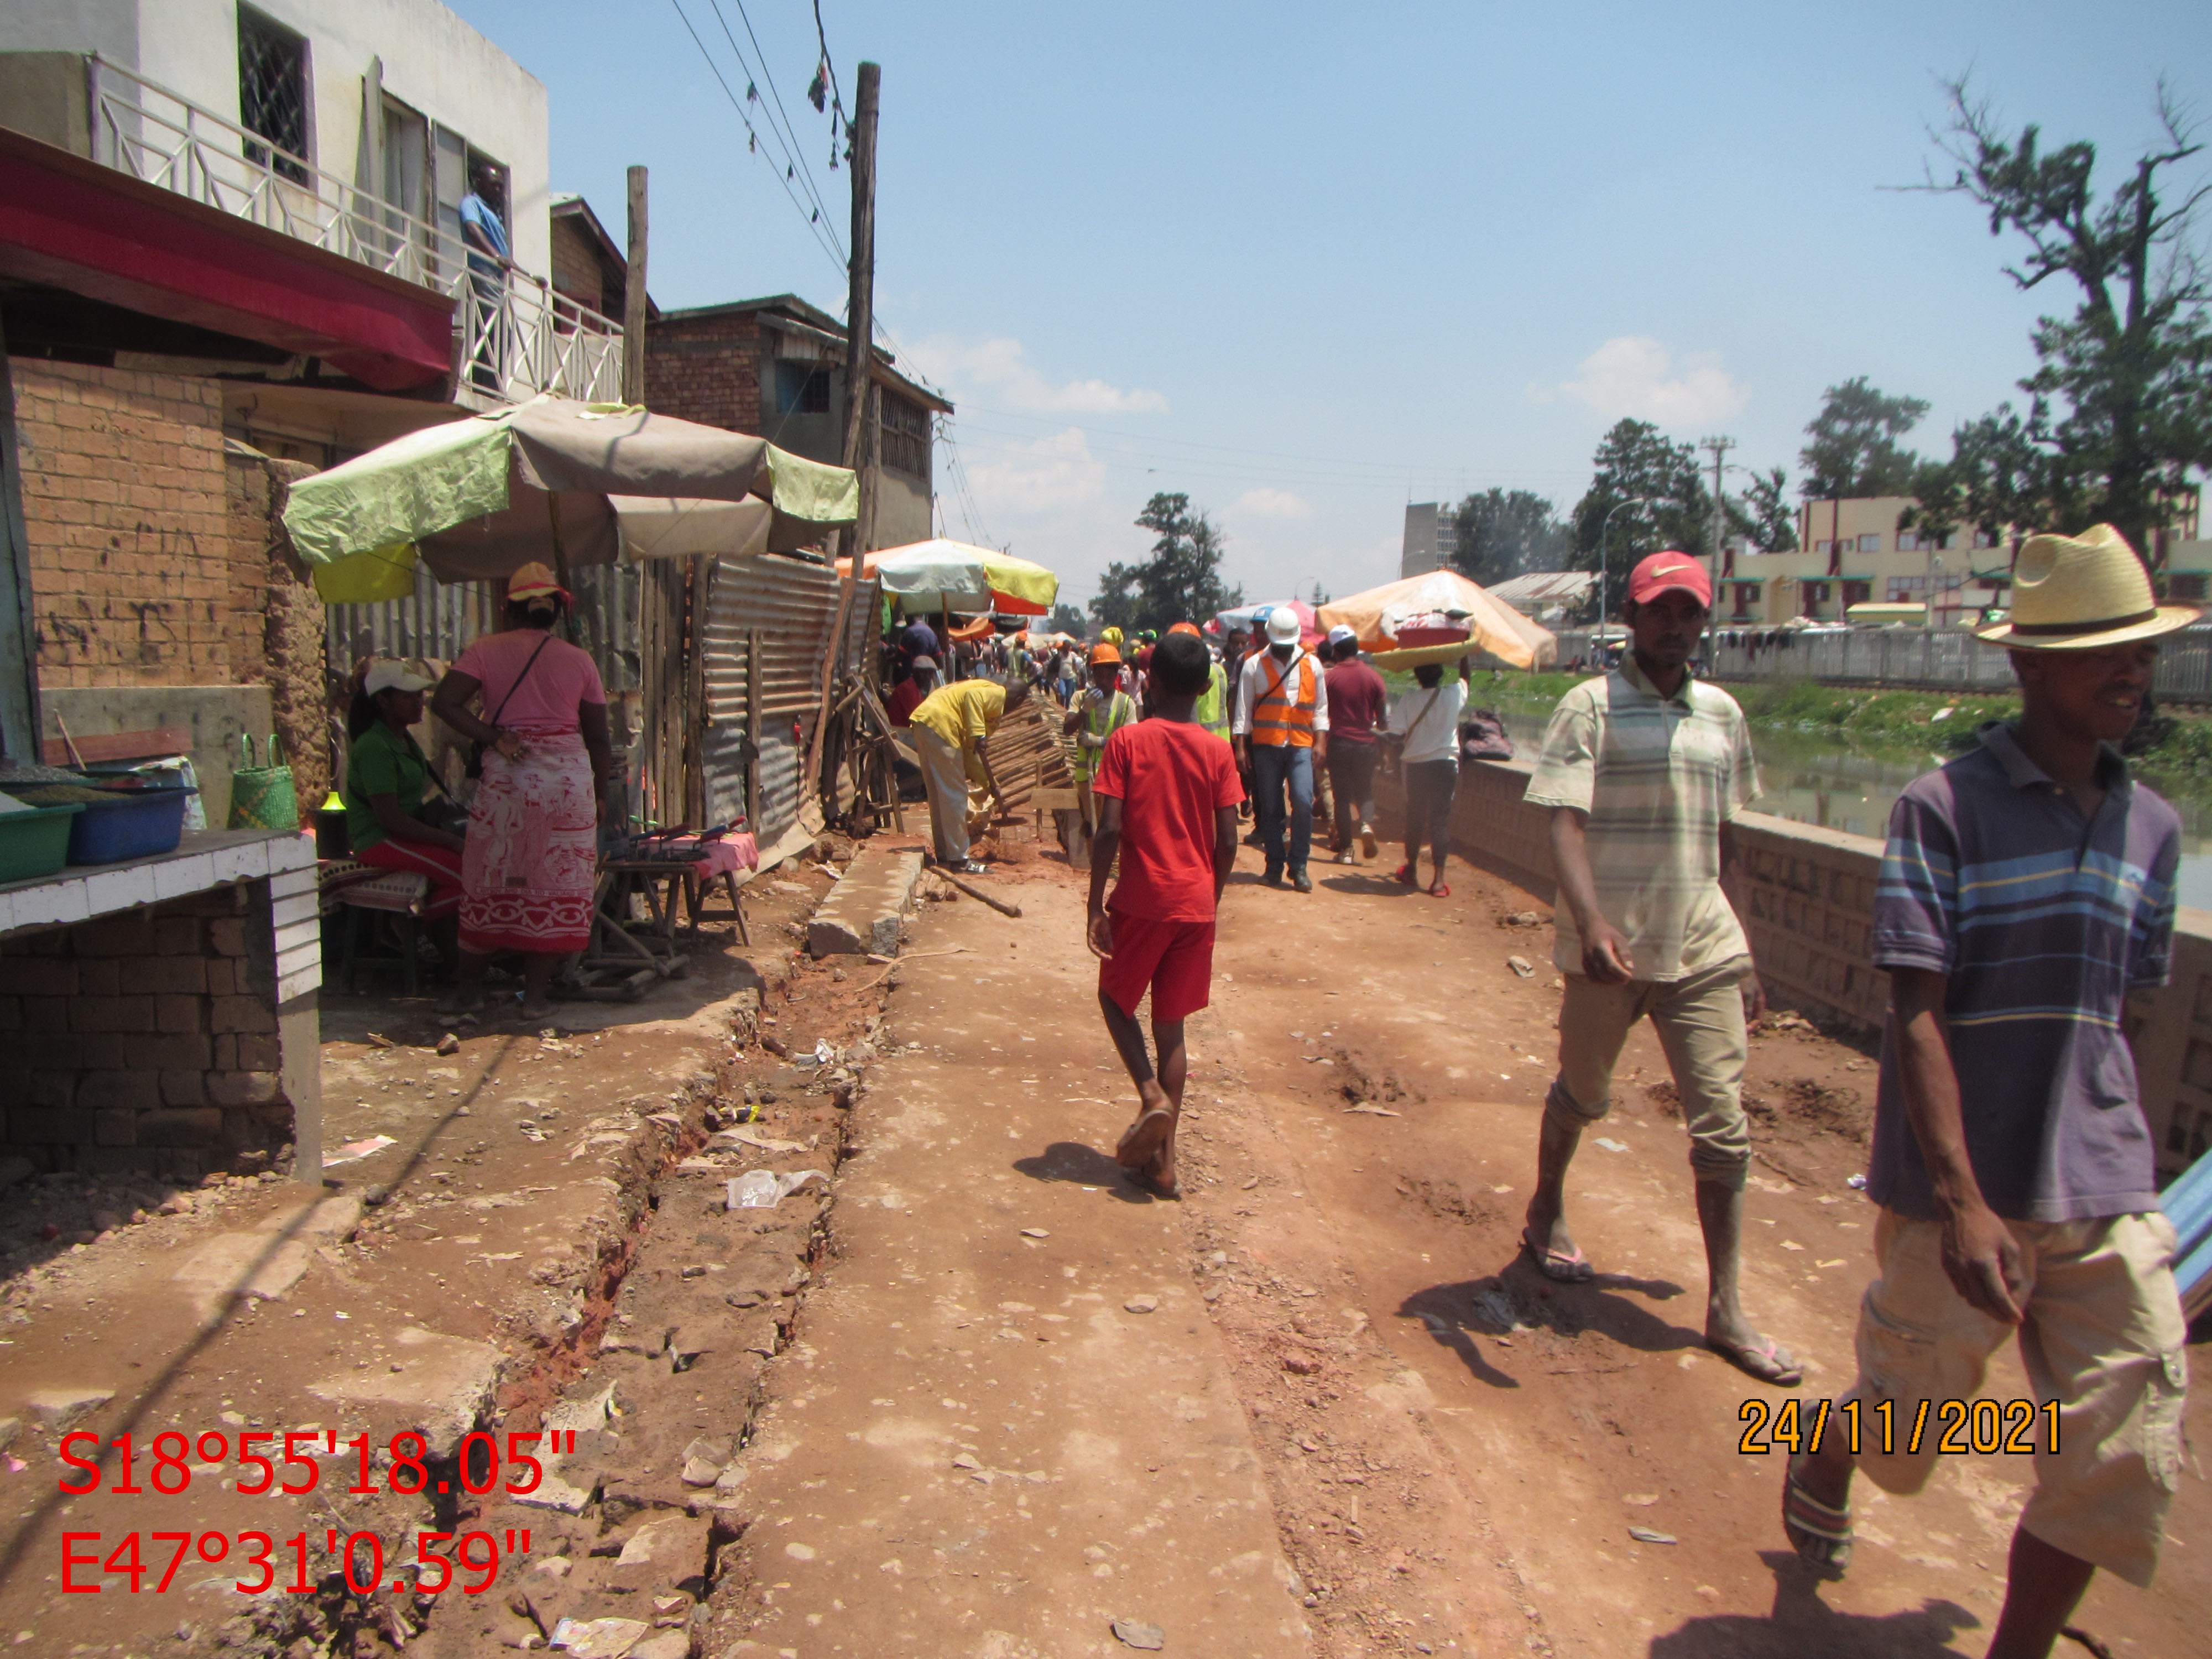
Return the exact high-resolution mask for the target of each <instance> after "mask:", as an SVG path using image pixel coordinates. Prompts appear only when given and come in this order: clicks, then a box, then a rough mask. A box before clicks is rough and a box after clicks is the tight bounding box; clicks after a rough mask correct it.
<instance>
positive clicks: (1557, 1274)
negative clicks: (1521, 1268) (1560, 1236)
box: [1521, 1227, 1597, 1285]
mask: <svg viewBox="0 0 2212 1659" xmlns="http://www.w3.org/2000/svg"><path fill="white" fill-rule="evenodd" d="M1521 1248H1522V1249H1524V1250H1526V1251H1527V1252H1528V1257H1529V1260H1531V1261H1534V1263H1535V1264H1536V1265H1537V1267H1541V1269H1543V1273H1544V1277H1545V1278H1547V1279H1557V1280H1559V1283H1560V1284H1562V1285H1587V1284H1589V1282H1590V1280H1591V1279H1594V1278H1595V1277H1596V1276H1597V1269H1596V1268H1595V1267H1591V1266H1590V1263H1589V1257H1588V1256H1586V1255H1583V1252H1582V1246H1580V1245H1579V1244H1577V1246H1575V1248H1574V1249H1571V1250H1555V1249H1553V1248H1552V1247H1551V1246H1550V1245H1548V1244H1545V1245H1541V1246H1540V1245H1539V1244H1538V1243H1536V1241H1535V1240H1534V1239H1533V1238H1531V1237H1528V1229H1527V1228H1525V1227H1524V1228H1522V1230H1521Z"/></svg>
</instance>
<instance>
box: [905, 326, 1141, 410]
mask: <svg viewBox="0 0 2212 1659" xmlns="http://www.w3.org/2000/svg"><path fill="white" fill-rule="evenodd" d="M908 355H909V356H912V357H913V359H914V361H915V365H916V366H917V367H918V368H920V369H921V372H922V373H923V374H926V375H927V376H928V377H929V378H930V379H931V380H936V381H938V382H939V383H940V384H942V385H944V386H949V387H951V389H952V392H953V393H954V401H956V402H957V401H958V399H959V397H960V395H961V394H963V393H969V394H972V395H974V396H976V397H979V398H984V399H987V400H988V401H990V402H993V403H997V404H1002V405H1004V406H1005V407H1006V408H1008V409H1015V410H1036V411H1039V412H1042V413H1045V414H1051V415H1164V414H1165V413H1166V412H1167V407H1168V400H1167V398H1166V397H1165V396H1164V394H1163V393H1160V392H1146V391H1141V390H1140V391H1124V390H1123V389H1122V388H1121V387H1120V386H1112V385H1109V383H1107V382H1106V381H1104V380H1064V381H1061V382H1060V383H1059V384H1057V385H1055V384H1054V382H1053V381H1052V380H1050V379H1049V378H1048V376H1047V375H1046V374H1044V372H1043V371H1042V369H1040V368H1037V366H1036V364H1034V363H1032V362H1030V360H1029V350H1028V348H1027V347H1025V346H1024V345H1023V344H1022V343H1021V342H1020V341H1019V340H1015V339H1006V338H1001V339H995V340H981V341H977V342H975V343H968V342H964V341H960V340H956V339H953V338H951V337H949V336H945V335H937V336H933V337H931V338H929V339H927V340H923V341H921V342H920V343H917V344H915V345H914V346H912V347H910V348H909V349H908Z"/></svg>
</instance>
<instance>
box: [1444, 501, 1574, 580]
mask: <svg viewBox="0 0 2212 1659" xmlns="http://www.w3.org/2000/svg"><path fill="white" fill-rule="evenodd" d="M1571 539H1572V538H1571V534H1570V532H1569V531H1568V529H1567V526H1565V525H1564V524H1562V523H1561V522H1560V521H1559V509H1558V508H1557V507H1553V505H1552V503H1551V502H1550V501H1547V500H1546V499H1545V498H1544V497H1543V496H1541V495H1537V494H1535V493H1534V491H1533V490H1527V489H1515V490H1504V489H1486V490H1485V491H1483V492H1482V493H1481V494H1480V495H1469V496H1468V498H1467V499H1466V500H1465V501H1462V502H1461V503H1460V504H1459V506H1458V507H1456V508H1455V509H1454V511H1453V513H1452V542H1453V549H1452V556H1451V562H1452V564H1453V566H1454V567H1455V568H1456V569H1457V570H1458V571H1459V572H1460V574H1462V575H1464V576H1466V577H1467V578H1468V580H1471V581H1477V582H1480V583H1482V584H1484V585H1485V586H1492V585H1495V584H1496V583H1498V582H1502V581H1504V580H1505V579H1506V578H1507V577H1509V576H1517V575H1519V574H1522V572H1523V571H1528V570H1557V569H1559V568H1560V566H1561V564H1562V563H1563V562H1565V558H1566V556H1567V549H1568V546H1569V544H1570V543H1571Z"/></svg>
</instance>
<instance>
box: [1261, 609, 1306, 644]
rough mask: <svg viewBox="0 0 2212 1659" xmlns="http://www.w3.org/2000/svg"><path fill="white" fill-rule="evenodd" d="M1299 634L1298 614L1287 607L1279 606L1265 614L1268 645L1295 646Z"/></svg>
mask: <svg viewBox="0 0 2212 1659" xmlns="http://www.w3.org/2000/svg"><path fill="white" fill-rule="evenodd" d="M1299 632H1300V629H1299V628H1298V613H1297V611H1293V610H1291V607H1290V606H1288V605H1277V606H1276V607H1275V608H1274V609H1273V610H1272V611H1269V612H1268V613H1267V642H1268V643H1269V644H1270V645H1296V644H1297V640H1298V634H1299Z"/></svg>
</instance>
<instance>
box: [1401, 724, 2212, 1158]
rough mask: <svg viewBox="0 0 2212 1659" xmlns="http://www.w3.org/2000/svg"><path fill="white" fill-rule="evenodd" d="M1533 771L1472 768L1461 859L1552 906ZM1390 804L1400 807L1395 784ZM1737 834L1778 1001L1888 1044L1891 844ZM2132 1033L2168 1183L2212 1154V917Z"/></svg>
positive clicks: (1754, 822)
mask: <svg viewBox="0 0 2212 1659" xmlns="http://www.w3.org/2000/svg"><path fill="white" fill-rule="evenodd" d="M1529 771H1530V767H1529V765H1528V763H1527V762H1525V761H1476V762H1471V763H1468V764H1466V765H1463V766H1462V768H1461V769H1460V781H1459V797H1458V799H1457V800H1456V801H1455V802H1454V804H1453V807H1452V841H1453V850H1454V851H1455V852H1457V853H1459V854H1462V856H1464V857H1466V858H1467V859H1468V860H1470V861H1472V862H1474V863H1476V864H1479V865H1480V866H1483V867H1484V868H1486V869H1488V870H1491V871H1492V872H1496V873H1497V874H1498V875H1501V876H1503V877H1504V878H1506V879H1507V880H1509V881H1512V882H1515V883H1517V884H1520V885H1521V886H1522V887H1525V888H1527V889H1528V890H1529V891H1530V892H1532V893H1534V894H1536V895H1537V896H1539V897H1541V898H1543V899H1546V900H1547V901H1548V900H1549V899H1550V898H1551V897H1552V896H1553V892H1554V890H1555V883H1554V881H1553V874H1552V855H1551V845H1550V830H1549V817H1550V814H1549V811H1547V809H1543V808H1539V807H1534V806H1530V805H1527V804H1526V803H1525V802H1523V801H1522V793H1523V792H1524V791H1525V790H1526V789H1527V787H1528V774H1529ZM1379 793H1385V794H1388V795H1389V796H1391V797H1393V799H1392V800H1391V806H1392V808H1393V809H1394V810H1395V809H1396V808H1397V807H1398V806H1399V805H1400V802H1399V800H1398V799H1396V797H1397V795H1398V788H1397V784H1396V781H1395V779H1394V780H1391V781H1389V782H1388V783H1386V784H1385V785H1384V787H1383V790H1382V791H1381V792H1379ZM1736 824H1737V829H1738V832H1739V834H1740V836H1741V842H1742V846H1743V849H1744V856H1745V860H1746V862H1747V866H1748V870H1747V875H1748V878H1749V880H1748V893H1747V896H1748V898H1749V901H1750V905H1751V912H1752V914H1751V921H1750V933H1751V945H1752V953H1753V957H1755V958H1756V960H1757V961H1758V963H1759V973H1760V975H1761V977H1762V978H1764V979H1765V981H1766V987H1767V994H1768V995H1769V996H1770V997H1771V998H1772V999H1773V1000H1775V1001H1776V1002H1777V1003H1778V1004H1779V1005H1781V1006H1786V1007H1794V1008H1796V1009H1799V1010H1800V1011H1802V1012H1805V1013H1807V1014H1808V1015H1812V1016H1814V1017H1815V1018H1820V1019H1824V1020H1827V1021H1831V1022H1840V1023H1842V1024H1845V1025H1847V1026H1849V1027H1850V1028H1851V1029H1853V1030H1857V1031H1859V1032H1861V1033H1863V1034H1869V1035H1871V1034H1873V1033H1875V1032H1878V1031H1879V1030H1881V1023H1882V1018H1883V1015H1884V1012H1885V1011H1886V1010H1887V1006H1888V1003H1889V975H1887V974H1885V973H1883V972H1882V971H1881V969H1878V968H1876V967H1875V965H1874V963H1873V962H1872V960H1871V959H1870V955H1869V943H1870V940H1869V930H1870V929H1871V927H1872V925H1873V921H1874V888H1875V878H1876V876H1877V875H1878V874H1879V873H1880V870H1881V842H1878V841H1875V840H1873V839H1871V838H1869V837H1868V836H1847V835H1844V834H1842V833H1841V832H1839V831H1838V830H1833V829H1817V828H1815V827H1814V826H1812V825H1810V824H1802V823H1791V822H1790V820H1788V819H1786V818H1777V817H1767V816H1766V815H1765V813H1763V812H1747V813H1745V814H1744V815H1743V816H1742V817H1740V818H1738V819H1737V820H1736ZM2128 1035H2129V1038H2130V1041H2131V1042H2133V1043H2134V1045H2135V1050H2136V1066H2137V1069H2138V1071H2139V1073H2140V1075H2141V1079H2142V1091H2143V1105H2144V1108H2145V1109H2146V1111H2147V1112H2148V1115H2149V1118H2150V1126H2151V1133H2152V1134H2153V1135H2154V1138H2155V1139H2156V1140H2157V1142H2158V1145H2159V1172H2160V1178H2161V1179H2168V1178H2171V1177H2172V1176H2176V1175H2179V1173H2180V1172H2181V1171H2182V1170H2184V1169H2185V1168H2187V1167H2188V1165H2189V1164H2191V1163H2192V1162H2193V1161H2194V1160H2195V1159H2197V1158H2199V1157H2201V1156H2202V1155H2203V1153H2204V1152H2205V1151H2206V1150H2207V1148H2208V1146H2212V911H2204V910H2190V909H2185V910H2183V911H2182V912H2181V916H2180V921H2179V926H2178V927H2176V929H2175V936H2174V951H2173V980H2172V983H2171V984H2170V985H2168V986H2166V987H2165V988H2164V989H2163V990H2160V991H2155V992H2150V993H2148V994H2144V995H2142V996H2140V997H2138V998H2136V999H2135V1000H2134V1002H2133V1003H2132V1004H2131V1005H2130V1020H2129V1033H2128Z"/></svg>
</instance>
